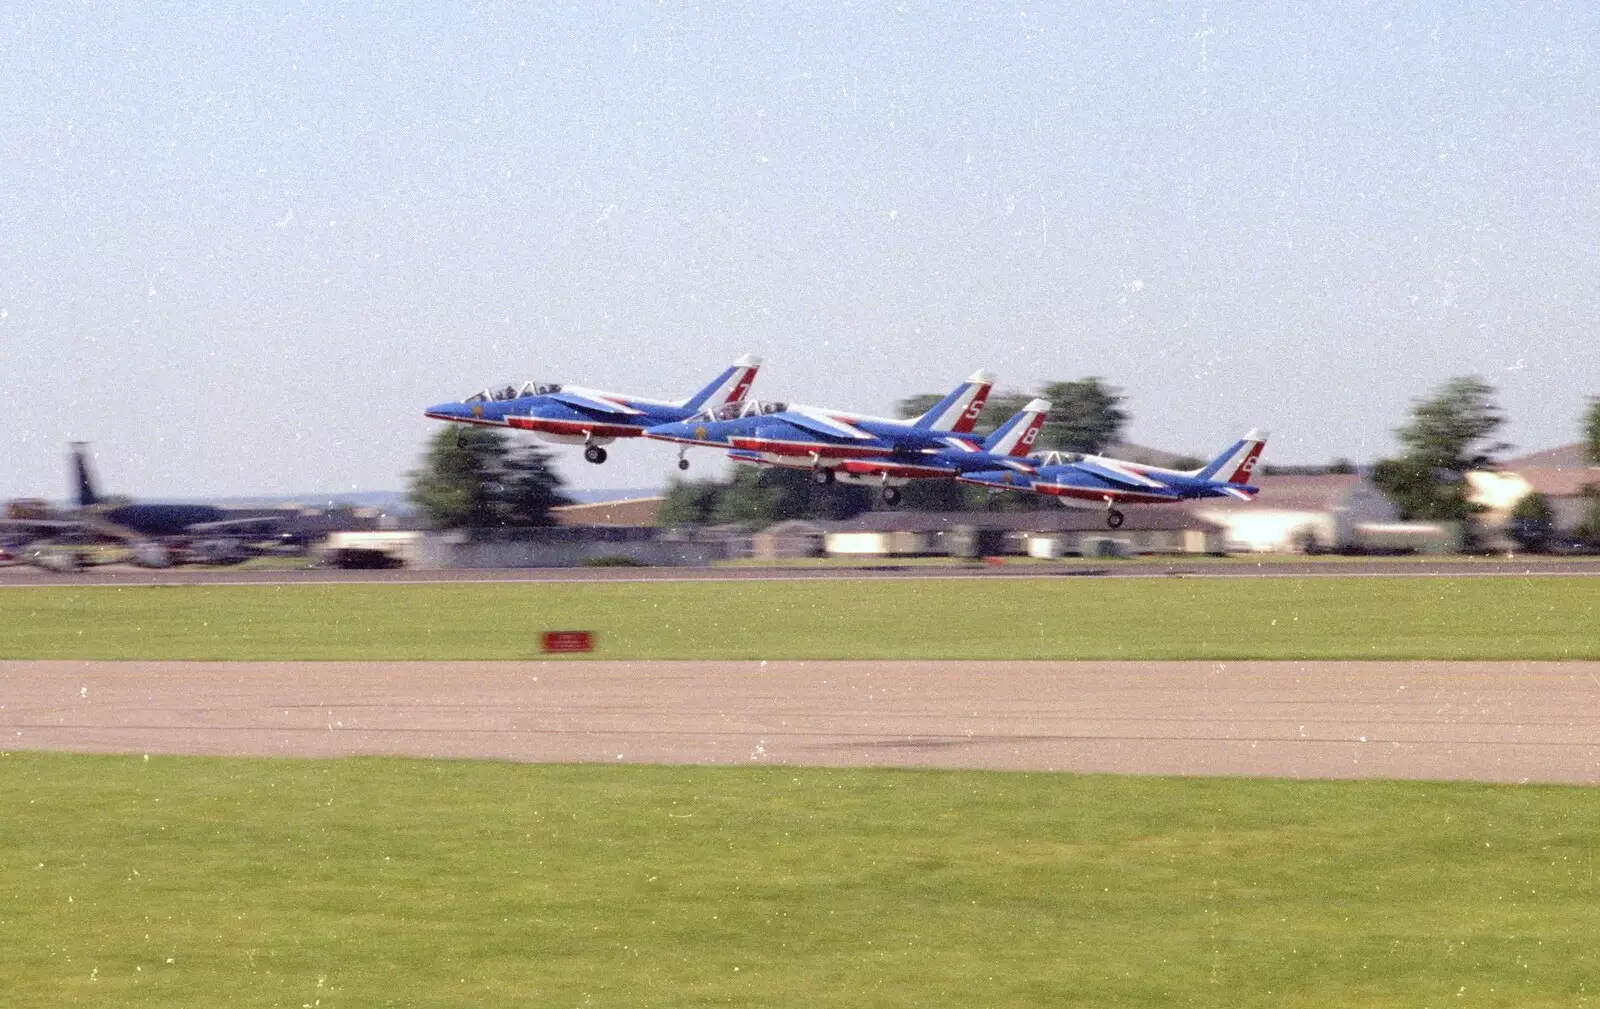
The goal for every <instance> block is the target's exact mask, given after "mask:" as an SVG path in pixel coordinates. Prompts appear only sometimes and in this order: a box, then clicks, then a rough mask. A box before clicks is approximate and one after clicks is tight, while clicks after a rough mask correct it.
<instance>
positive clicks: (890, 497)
mask: <svg viewBox="0 0 1600 1009" xmlns="http://www.w3.org/2000/svg"><path fill="white" fill-rule="evenodd" d="M879 493H880V494H881V495H882V497H883V503H884V504H886V505H888V506H889V507H890V508H893V507H894V506H895V505H897V504H899V503H900V488H898V487H885V488H884V489H883V490H881V491H879Z"/></svg>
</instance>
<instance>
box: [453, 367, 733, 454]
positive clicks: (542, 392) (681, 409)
mask: <svg viewBox="0 0 1600 1009" xmlns="http://www.w3.org/2000/svg"><path fill="white" fill-rule="evenodd" d="M760 368H761V358H759V357H755V356H754V355H749V354H747V355H745V356H744V357H741V358H739V360H737V361H735V362H734V363H733V364H732V365H731V366H730V367H729V368H727V369H726V370H725V371H723V373H722V374H720V375H718V376H717V377H716V378H715V379H713V380H712V381H711V384H710V385H707V386H706V387H705V388H704V389H701V390H700V391H699V392H697V393H695V394H694V395H693V396H690V397H689V398H688V399H685V400H682V401H680V402H677V403H669V402H666V401H664V400H658V399H644V398H641V397H638V396H625V395H621V394H619V393H613V392H601V391H599V390H596V389H583V388H579V387H578V386H575V385H561V384H559V383H555V382H525V383H523V384H522V385H521V386H514V385H508V386H505V387H503V388H500V389H486V390H484V391H483V392H479V393H475V394H474V395H471V396H468V397H467V398H466V399H464V400H462V401H460V402H457V403H440V404H438V405H437V406H430V407H428V409H427V410H425V411H423V412H424V413H425V414H426V415H427V416H429V417H432V418H433V419H434V420H449V421H455V422H457V423H462V424H480V425H485V426H489V427H509V428H515V429H517V430H520V431H532V432H533V433H535V434H537V435H538V436H539V437H540V438H542V439H544V440H545V441H553V442H562V443H565V444H569V445H573V444H578V445H582V446H583V457H584V458H585V459H587V460H589V461H590V462H592V463H603V462H605V461H606V450H605V448H603V447H602V446H605V445H609V444H610V443H611V442H612V441H614V440H616V439H618V438H637V437H638V436H639V435H640V434H642V433H644V430H645V429H646V428H648V427H653V426H655V425H658V424H670V423H672V422H674V421H681V420H685V419H687V418H689V417H693V416H694V415H695V414H697V413H700V412H701V411H704V410H719V409H723V408H725V407H729V406H734V407H737V406H738V404H740V403H742V402H744V398H745V394H746V393H748V392H749V391H750V384H751V383H752V382H754V381H755V379H756V372H757V371H758V370H760ZM678 468H679V469H688V468H689V462H688V460H687V459H684V458H683V457H682V456H681V455H680V456H679V458H678Z"/></svg>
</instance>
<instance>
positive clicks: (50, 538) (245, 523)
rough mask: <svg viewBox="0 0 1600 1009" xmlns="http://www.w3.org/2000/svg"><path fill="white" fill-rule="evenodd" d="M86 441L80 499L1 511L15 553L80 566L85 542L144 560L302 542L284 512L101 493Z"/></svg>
mask: <svg viewBox="0 0 1600 1009" xmlns="http://www.w3.org/2000/svg"><path fill="white" fill-rule="evenodd" d="M84 448H85V445H84V443H83V442H73V443H72V451H71V467H72V477H73V481H74V483H75V484H76V486H77V498H78V507H77V509H76V510H75V511H72V512H68V513H66V514H64V515H58V516H49V517H46V516H39V517H34V518H8V519H0V533H5V534H7V535H8V537H10V538H11V539H13V540H14V541H15V544H16V545H15V547H14V549H13V551H12V552H13V553H16V554H18V555H19V556H20V557H21V558H23V559H24V560H27V561H29V562H31V563H35V564H40V565H42V566H45V567H55V568H63V569H72V568H76V567H78V566H79V564H80V559H79V548H83V547H87V546H89V545H90V544H95V543H100V544H119V545H121V546H123V547H126V548H128V553H127V555H126V557H125V558H120V557H119V558H117V559H127V560H131V561H132V562H133V563H135V564H139V565H141V566H144V567H156V568H164V567H168V566H170V565H173V564H237V563H239V562H241V561H245V560H248V559H249V558H251V557H255V556H258V555H260V554H263V553H269V552H273V551H274V550H278V549H282V548H284V547H286V546H295V547H300V546H303V537H301V536H299V535H297V534H295V533H293V532H292V531H290V530H289V529H288V523H287V522H286V517H285V516H284V515H282V514H270V513H268V514H256V515H240V513H239V511H238V510H230V509H224V508H218V507H216V506H214V505H206V504H156V503H149V504H141V503H138V502H114V501H107V500H105V499H103V498H102V497H101V496H100V494H99V492H98V491H97V490H95V485H94V478H93V476H92V475H91V474H90V472H89V460H88V456H87V454H86V453H85V451H84Z"/></svg>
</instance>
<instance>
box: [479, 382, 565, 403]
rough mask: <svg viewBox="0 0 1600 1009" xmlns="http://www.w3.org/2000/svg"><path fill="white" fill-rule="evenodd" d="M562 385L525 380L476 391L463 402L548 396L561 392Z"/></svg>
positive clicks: (496, 401)
mask: <svg viewBox="0 0 1600 1009" xmlns="http://www.w3.org/2000/svg"><path fill="white" fill-rule="evenodd" d="M560 391H561V385H560V383H557V382H524V383H522V385H520V386H516V385H501V386H495V387H493V388H490V389H485V390H483V391H482V392H475V393H473V394H472V395H470V396H468V397H467V398H466V399H465V400H463V401H462V402H464V403H503V402H505V401H506V400H508V399H522V398H524V397H527V396H548V395H550V394H551V393H553V392H560Z"/></svg>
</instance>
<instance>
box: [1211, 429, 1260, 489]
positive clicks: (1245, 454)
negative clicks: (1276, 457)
mask: <svg viewBox="0 0 1600 1009" xmlns="http://www.w3.org/2000/svg"><path fill="white" fill-rule="evenodd" d="M1267 435H1268V432H1266V431H1262V430H1259V429H1258V430H1254V431H1251V432H1250V433H1249V434H1247V435H1245V436H1244V440H1243V442H1242V443H1241V444H1240V445H1239V449H1238V451H1236V452H1235V453H1234V454H1233V455H1232V456H1231V457H1229V459H1228V460H1227V461H1226V462H1224V463H1223V464H1222V465H1221V466H1220V467H1218V468H1217V476H1216V479H1218V480H1220V481H1222V482H1223V483H1239V484H1247V483H1249V482H1250V475H1251V474H1252V473H1254V472H1255V470H1256V463H1257V462H1258V461H1259V460H1260V459H1261V450H1262V449H1264V448H1266V447H1267Z"/></svg>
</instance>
